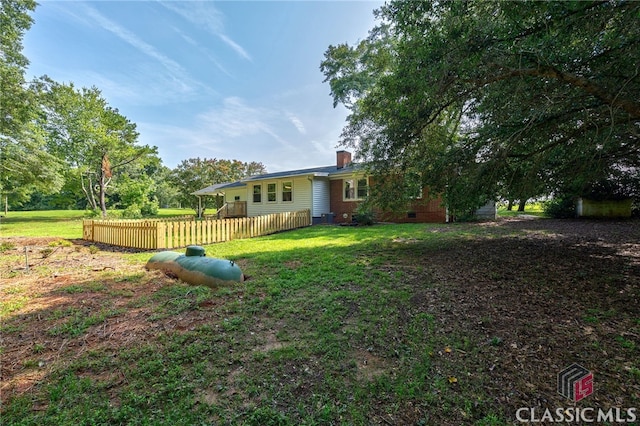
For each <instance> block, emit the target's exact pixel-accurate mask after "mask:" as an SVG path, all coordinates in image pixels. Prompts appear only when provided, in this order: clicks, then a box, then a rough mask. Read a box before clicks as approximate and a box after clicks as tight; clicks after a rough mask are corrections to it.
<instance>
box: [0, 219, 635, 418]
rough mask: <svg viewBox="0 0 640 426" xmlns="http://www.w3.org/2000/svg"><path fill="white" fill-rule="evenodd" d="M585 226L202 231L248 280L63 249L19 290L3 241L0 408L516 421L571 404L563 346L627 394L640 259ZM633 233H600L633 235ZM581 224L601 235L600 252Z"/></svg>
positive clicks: (612, 394)
mask: <svg viewBox="0 0 640 426" xmlns="http://www.w3.org/2000/svg"><path fill="white" fill-rule="evenodd" d="M76 220H77V219H76ZM44 222H47V221H44ZM52 222H53V223H55V222H56V221H55V220H52ZM33 223H37V222H36V221H33V222H32V224H33ZM47 223H48V222H47ZM566 223H569V225H572V224H574V223H578V224H580V222H566ZM554 224H555V225H554ZM547 226H556V227H559V228H561V229H560V230H558V229H549V228H547ZM572 226H573V225H572ZM599 226H605V225H602V224H601V225H599ZM562 227H564V228H562ZM592 227H593V226H592V225H590V224H587V225H585V227H584V229H583V230H580V229H578V230H577V231H576V230H575V229H573V228H571V227H570V226H568V227H567V225H565V223H564V222H556V221H549V220H545V221H531V220H529V221H524V222H523V223H522V224H521V223H518V222H517V221H504V223H496V224H491V223H489V224H486V223H470V224H449V225H445V224H429V225H424V224H404V225H376V226H372V227H338V226H314V227H308V228H304V229H299V230H295V231H290V232H283V233H279V234H274V235H270V236H266V237H261V238H255V239H251V240H236V241H231V242H228V243H222V244H216V245H209V246H206V247H205V248H206V250H207V255H208V256H212V257H220V258H226V259H232V260H234V261H235V262H237V263H238V264H239V265H240V266H241V267H242V269H243V271H244V272H245V274H246V275H248V276H249V279H248V280H247V281H245V282H244V283H241V284H232V285H229V286H224V287H220V288H216V289H210V288H207V287H195V286H189V285H186V284H184V283H180V282H178V281H175V280H173V279H171V278H168V277H166V276H163V275H161V274H159V273H157V272H146V271H145V270H144V269H143V268H142V265H144V263H145V262H146V261H147V260H148V259H149V257H150V256H151V255H152V253H117V252H116V253H112V252H102V251H99V252H95V251H94V252H90V251H86V248H81V249H80V250H75V251H74V249H73V248H72V247H68V248H64V250H66V251H64V250H63V249H60V251H58V252H55V253H52V254H51V255H50V257H47V258H46V259H45V258H43V259H40V258H38V261H37V264H36V265H34V267H33V268H32V270H31V272H30V274H32V276H31V277H32V279H33V280H34V285H33V286H34V288H33V289H30V288H29V283H28V281H27V280H28V279H29V277H30V275H28V274H27V273H23V272H20V271H15V270H14V269H12V267H11V264H10V262H11V260H10V259H11V257H12V256H15V257H16V263H17V262H18V261H19V260H20V259H18V258H19V256H20V254H21V252H20V250H18V249H16V250H14V252H15V253H13V252H11V253H5V254H4V256H3V257H0V274H4V275H0V278H3V279H4V281H3V283H4V284H3V286H2V287H0V295H1V296H2V299H1V300H2V301H3V302H2V305H3V306H2V309H0V319H1V320H2V325H1V326H0V332H2V334H3V343H2V345H3V346H2V347H1V348H0V355H4V356H5V357H9V356H11V360H10V362H9V363H8V364H7V365H6V368H8V369H9V366H13V368H12V369H9V370H8V372H7V373H4V374H3V381H7V383H9V382H10V383H12V385H11V386H15V387H12V388H9V389H7V390H5V391H4V392H3V396H2V398H3V406H2V412H1V413H0V415H1V416H2V420H3V421H4V422H6V423H7V424H15V425H60V424H86V425H96V424H104V425H110V424H132V425H133V424H140V425H142V424H146V425H172V426H173V425H185V426H186V425H196V424H198V425H204V424H231V425H236V424H237V425H298V424H307V425H325V424H345V425H370V424H398V425H400V424H416V425H465V424H468V425H478V426H488V425H509V424H514V419H515V417H514V413H515V410H516V409H517V408H518V407H520V406H526V407H528V406H536V404H539V403H540V398H547V399H548V400H549V404H552V405H551V406H552V407H555V406H556V405H553V404H566V403H567V402H566V400H564V399H562V398H561V397H559V396H558V395H557V392H556V390H555V385H556V382H555V380H556V374H557V372H558V369H559V368H562V367H564V366H566V365H568V364H570V363H571V362H574V361H575V360H576V358H575V356H576V355H575V354H576V353H577V354H580V357H579V361H580V362H581V363H583V364H586V367H587V368H590V369H593V370H595V371H596V377H597V380H598V382H597V383H598V399H597V400H595V399H591V400H589V403H591V404H600V405H603V406H607V404H609V405H610V406H612V405H613V404H617V405H623V406H637V405H638V404H639V403H640V395H638V393H637V389H640V374H638V371H640V364H639V363H638V359H640V342H638V341H637V336H638V335H640V315H639V314H638V311H636V310H635V306H636V304H634V303H635V302H634V300H638V296H639V295H640V291H639V290H638V287H639V285H638V284H639V283H638V280H637V279H636V278H634V276H635V275H634V271H636V269H634V268H635V267H634V266H633V258H632V257H631V258H629V259H627V258H626V257H624V256H622V257H615V256H613V255H611V253H610V252H609V251H607V250H609V248H608V247H611V245H612V244H618V243H619V242H614V241H613V240H611V241H609V240H606V239H607V238H608V237H607V235H608V233H607V232H605V230H604V229H607V228H602V229H599V230H596V232H595V234H594V235H595V237H591V236H586V234H585V233H586V232H587V230H589V229H591V228H592ZM634 229H636V228H634V226H633V224H631V223H628V224H627V223H622V224H621V225H620V228H616V229H614V230H613V231H614V232H612V235H617V236H618V237H619V238H626V236H629V238H631V239H632V240H633V239H635V238H636V237H637V231H633V230H634ZM634 232H635V233H634ZM572 233H574V234H576V235H577V236H576V237H575V238H576V239H575V241H574V240H567V241H566V245H563V244H564V243H562V241H561V237H560V236H563V237H562V238H569V237H568V236H571V235H573V234H572ZM585 238H592V239H593V241H596V242H602V241H605V240H606V241H605V243H606V244H604V243H603V244H602V245H601V246H598V247H601V249H602V250H605V251H604V252H602V253H599V252H598V253H597V252H596V251H595V250H596V246H593V245H589V244H585V241H587V239H585ZM602 238H605V240H602ZM588 241H591V240H588ZM624 241H626V240H624ZM624 241H623V242H624ZM568 247H570V248H571V250H569V249H568ZM626 250H627V251H629V250H632V248H629V247H627V248H626ZM604 254H607V255H608V257H607V258H605V257H604ZM601 255H602V256H601ZM593 256H598V259H599V260H598V262H595V263H594V262H592V260H590V259H592V258H593ZM64 259H66V260H67V262H68V266H67V268H68V269H63V266H60V262H63V260H64ZM76 259H78V260H76ZM114 262H116V263H114ZM118 262H119V263H118ZM83 265H88V266H87V267H84V266H83ZM103 266H104V267H103ZM570 271H575V274H573V275H572V274H571V273H570ZM574 275H575V276H574ZM574 278H575V279H574ZM11 280H14V281H11ZM576 292H580V294H581V297H580V298H579V299H574V298H573V295H574V294H575V293H576ZM624 301H626V302H624ZM568 304H570V307H571V309H567V305H568ZM531 306H533V307H534V309H529V307H531ZM611 353H615V357H610V356H607V355H604V354H611ZM18 355H19V356H18ZM25 383H26V384H25ZM620 398H622V399H620ZM617 405H616V406H617ZM558 406H562V405H558Z"/></svg>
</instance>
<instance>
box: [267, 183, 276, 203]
mask: <svg viewBox="0 0 640 426" xmlns="http://www.w3.org/2000/svg"><path fill="white" fill-rule="evenodd" d="M267 202H269V203H275V202H276V184H275V183H268V184H267Z"/></svg>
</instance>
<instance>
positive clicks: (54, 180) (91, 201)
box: [0, 0, 266, 217]
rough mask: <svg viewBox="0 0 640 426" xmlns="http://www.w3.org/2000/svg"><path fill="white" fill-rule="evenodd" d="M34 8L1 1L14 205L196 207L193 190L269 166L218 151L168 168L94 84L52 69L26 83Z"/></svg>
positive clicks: (6, 164) (5, 139)
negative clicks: (25, 42) (61, 76)
mask: <svg viewBox="0 0 640 426" xmlns="http://www.w3.org/2000/svg"><path fill="white" fill-rule="evenodd" d="M35 7H36V2H35V1H32V0H10V1H3V2H1V3H0V26H1V27H2V35H1V36H0V90H1V96H0V109H1V113H0V194H2V195H3V197H2V200H3V201H4V200H8V202H9V203H10V204H11V207H12V208H13V209H89V210H92V211H94V212H96V214H99V215H102V216H103V217H106V216H107V213H108V209H113V208H118V209H124V211H125V213H126V214H127V215H129V216H130V217H136V216H147V215H153V214H155V213H157V210H158V207H159V206H163V207H168V206H182V207H191V208H194V209H195V208H197V206H198V202H197V199H196V197H195V196H193V195H191V193H192V192H194V191H196V190H198V189H201V188H203V187H206V186H208V185H212V184H215V183H222V182H227V181H234V180H238V179H241V178H243V177H247V176H250V175H254V174H260V173H265V172H266V169H265V167H264V165H262V163H255V162H252V163H243V162H240V161H237V160H222V159H215V158H214V159H206V158H205V159H200V158H195V159H188V160H184V161H183V162H182V163H181V164H180V165H179V166H178V167H176V168H175V169H169V168H167V167H166V166H164V165H163V164H162V160H161V159H160V158H159V157H158V151H157V148H156V147H153V146H148V145H140V144H139V143H138V136H139V134H138V132H137V130H136V125H135V123H132V122H131V121H130V120H129V119H127V118H126V117H125V116H123V115H122V114H121V113H120V112H119V111H118V109H116V108H113V107H111V106H110V105H109V104H108V103H107V102H106V100H105V99H104V98H103V97H102V94H101V91H100V90H99V89H98V88H97V87H91V88H85V87H83V88H77V87H75V86H74V84H73V83H58V82H56V81H53V80H52V79H50V78H49V77H47V76H42V77H40V78H37V79H35V80H33V81H26V80H25V69H26V67H27V65H28V63H29V62H28V59H27V58H26V57H25V56H24V55H23V54H22V39H23V36H24V33H25V32H26V31H27V30H28V29H29V28H30V27H31V25H32V23H33V19H32V18H31V15H30V13H31V12H33V11H34V10H35ZM214 202H215V200H207V203H208V204H207V205H211V206H214V205H213V204H212V203H214Z"/></svg>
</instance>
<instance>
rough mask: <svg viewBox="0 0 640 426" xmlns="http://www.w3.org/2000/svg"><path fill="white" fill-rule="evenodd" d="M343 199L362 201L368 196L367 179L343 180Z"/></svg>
mask: <svg viewBox="0 0 640 426" xmlns="http://www.w3.org/2000/svg"><path fill="white" fill-rule="evenodd" d="M343 195H344V199H345V200H349V201H356V200H364V199H365V198H367V196H368V195H369V185H368V182H367V178H362V179H345V180H344V192H343Z"/></svg>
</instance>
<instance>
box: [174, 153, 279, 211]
mask: <svg viewBox="0 0 640 426" xmlns="http://www.w3.org/2000/svg"><path fill="white" fill-rule="evenodd" d="M266 172H267V169H266V168H265V166H264V165H263V164H262V163H257V162H255V161H253V162H250V163H245V162H242V161H238V160H223V159H216V158H199V157H198V158H189V159H187V160H183V161H182V162H180V164H179V165H178V166H177V167H176V168H175V169H174V170H173V172H172V174H171V177H170V180H171V181H172V182H173V183H174V185H175V186H176V187H179V188H180V189H181V193H180V194H179V195H178V200H179V201H180V203H181V204H182V205H183V206H184V207H187V206H188V207H191V208H193V209H195V210H197V208H198V207H199V204H198V199H197V198H196V197H195V196H194V195H192V193H194V192H196V191H198V190H199V189H202V188H206V187H207V186H210V185H215V184H217V183H225V182H235V181H237V180H240V179H243V178H245V177H249V176H254V175H260V174H264V173H266ZM202 201H204V205H203V208H204V209H206V208H207V207H220V206H215V205H214V204H215V202H216V200H214V199H212V198H211V197H205V199H203V200H202Z"/></svg>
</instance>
